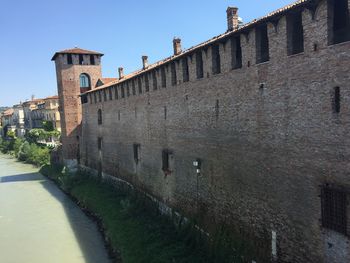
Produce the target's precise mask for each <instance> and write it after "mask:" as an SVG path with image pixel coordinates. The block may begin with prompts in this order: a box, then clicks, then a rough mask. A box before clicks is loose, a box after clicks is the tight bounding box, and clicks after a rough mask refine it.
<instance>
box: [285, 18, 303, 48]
mask: <svg viewBox="0 0 350 263" xmlns="http://www.w3.org/2000/svg"><path fill="white" fill-rule="evenodd" d="M287 49H288V55H294V54H298V53H301V52H303V51H304V29H303V21H302V15H301V12H299V13H295V14H290V15H288V16H287Z"/></svg>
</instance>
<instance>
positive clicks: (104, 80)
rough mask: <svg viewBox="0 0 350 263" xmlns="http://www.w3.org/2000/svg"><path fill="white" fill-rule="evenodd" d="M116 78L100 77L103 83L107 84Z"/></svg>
mask: <svg viewBox="0 0 350 263" xmlns="http://www.w3.org/2000/svg"><path fill="white" fill-rule="evenodd" d="M116 80H117V78H101V81H102V82H103V84H108V83H110V82H112V81H116Z"/></svg>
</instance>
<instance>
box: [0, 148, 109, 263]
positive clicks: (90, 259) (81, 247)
mask: <svg viewBox="0 0 350 263" xmlns="http://www.w3.org/2000/svg"><path fill="white" fill-rule="evenodd" d="M37 171H38V169H37V168H34V167H32V166H31V165H26V164H22V163H19V162H17V161H16V160H15V159H13V158H11V157H9V156H7V155H1V154H0V262H1V263H56V262H57V263H83V262H85V263H105V262H106V263H107V262H110V261H109V259H108V255H107V252H106V249H105V248H104V244H103V240H102V236H101V235H100V233H99V232H98V230H97V227H96V225H95V224H94V223H93V222H92V221H91V220H90V219H89V218H88V217H86V216H85V215H84V213H82V212H81V210H80V209H79V208H78V207H77V206H76V205H75V204H74V203H73V202H72V201H71V200H70V199H69V198H68V197H67V196H66V195H64V194H63V193H62V192H61V191H60V190H59V189H58V188H57V187H56V186H55V185H54V184H53V183H52V182H51V181H48V180H47V179H46V178H45V177H43V176H42V175H40V174H38V173H37Z"/></svg>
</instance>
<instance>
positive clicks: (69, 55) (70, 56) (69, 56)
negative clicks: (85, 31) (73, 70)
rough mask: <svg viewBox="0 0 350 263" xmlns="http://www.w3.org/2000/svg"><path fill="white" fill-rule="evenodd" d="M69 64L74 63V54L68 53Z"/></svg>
mask: <svg viewBox="0 0 350 263" xmlns="http://www.w3.org/2000/svg"><path fill="white" fill-rule="evenodd" d="M67 64H68V65H71V64H73V59H72V54H67Z"/></svg>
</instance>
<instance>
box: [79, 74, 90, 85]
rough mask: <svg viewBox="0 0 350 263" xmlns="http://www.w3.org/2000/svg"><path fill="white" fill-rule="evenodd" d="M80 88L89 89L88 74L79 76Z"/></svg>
mask: <svg viewBox="0 0 350 263" xmlns="http://www.w3.org/2000/svg"><path fill="white" fill-rule="evenodd" d="M80 88H90V77H89V75H88V74H85V73H83V74H81V75H80Z"/></svg>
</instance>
